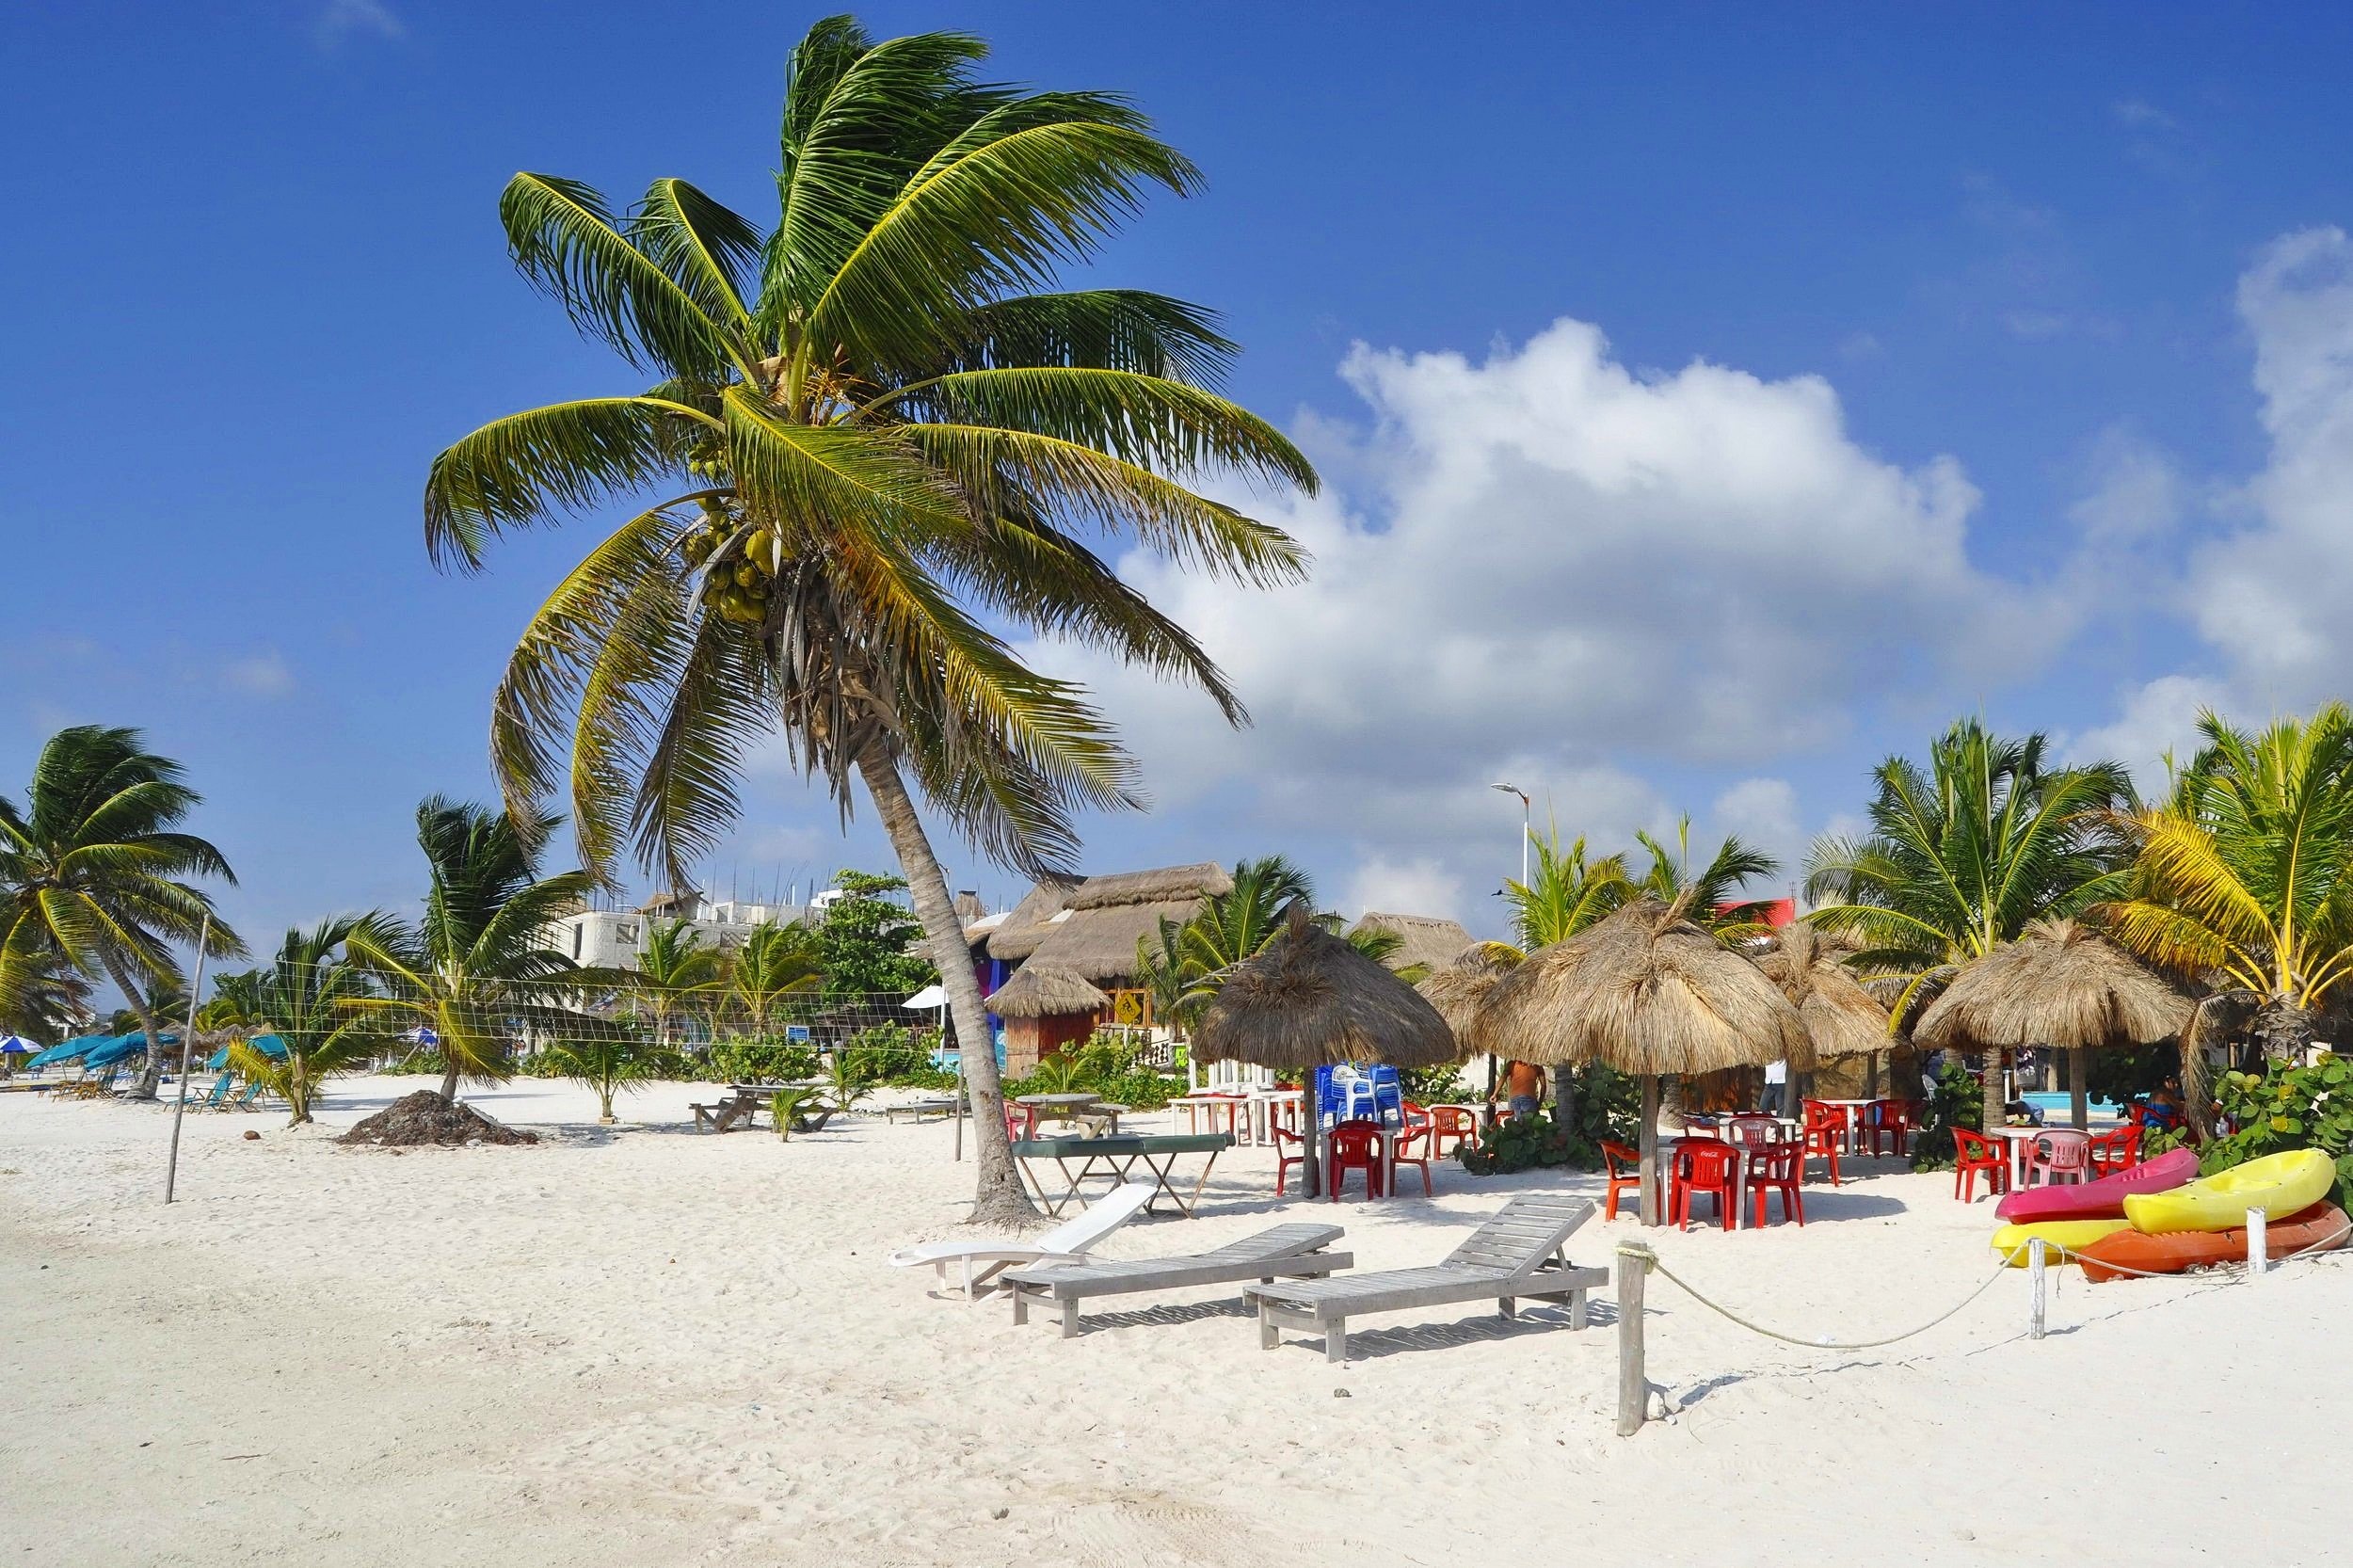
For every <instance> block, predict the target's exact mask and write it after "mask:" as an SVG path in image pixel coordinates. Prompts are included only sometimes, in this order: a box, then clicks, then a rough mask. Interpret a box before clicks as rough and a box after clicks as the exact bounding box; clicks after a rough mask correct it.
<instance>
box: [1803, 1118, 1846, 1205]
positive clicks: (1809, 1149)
mask: <svg viewBox="0 0 2353 1568" xmlns="http://www.w3.org/2000/svg"><path fill="white" fill-rule="evenodd" d="M1846 1146H1847V1108H1846V1107H1845V1106H1842V1105H1824V1104H1823V1103H1822V1102H1821V1101H1820V1100H1808V1101H1806V1102H1805V1154H1804V1156H1803V1158H1805V1159H1807V1160H1811V1159H1813V1158H1814V1157H1815V1156H1816V1155H1820V1156H1821V1157H1822V1163H1823V1164H1824V1165H1825V1166H1826V1167H1828V1169H1829V1171H1830V1184H1831V1185H1832V1186H1833V1187H1836V1186H1838V1185H1839V1180H1838V1155H1839V1151H1840V1150H1842V1149H1844V1148H1845V1147H1846Z"/></svg>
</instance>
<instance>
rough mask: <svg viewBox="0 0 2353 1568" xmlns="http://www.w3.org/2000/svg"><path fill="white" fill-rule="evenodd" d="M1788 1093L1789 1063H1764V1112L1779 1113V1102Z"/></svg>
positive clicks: (1768, 1113)
mask: <svg viewBox="0 0 2353 1568" xmlns="http://www.w3.org/2000/svg"><path fill="white" fill-rule="evenodd" d="M1788 1094H1789V1064H1788V1063H1787V1062H1786V1061H1782V1062H1768V1063H1766V1064H1765V1114H1767V1115H1768V1116H1778V1115H1780V1114H1781V1102H1782V1101H1783V1100H1784V1099H1785V1098H1787V1097H1788Z"/></svg>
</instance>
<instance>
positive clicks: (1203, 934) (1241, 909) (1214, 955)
mask: <svg viewBox="0 0 2353 1568" xmlns="http://www.w3.org/2000/svg"><path fill="white" fill-rule="evenodd" d="M1315 897H1316V891H1315V885H1314V884H1313V883H1312V882H1310V881H1308V879H1307V873H1306V872H1303V871H1301V870H1300V869H1299V868H1298V867H1297V866H1295V865H1293V864H1291V862H1290V861H1289V860H1287V859H1285V858H1284V857H1283V856H1280V855H1266V856H1259V857H1258V858H1257V859H1256V860H1243V861H1240V862H1238V863H1237V864H1236V865H1235V867H1234V885H1233V887H1232V888H1229V889H1227V890H1226V891H1225V892H1223V893H1214V894H1211V895H1210V896H1209V898H1207V899H1205V900H1203V901H1202V904H1201V908H1200V910H1199V912H1198V913H1196V914H1195V915H1194V916H1193V919H1191V920H1187V921H1186V922H1185V926H1184V930H1183V931H1182V932H1180V933H1179V934H1178V935H1177V952H1179V953H1180V954H1181V955H1182V957H1183V963H1184V973H1185V982H1186V987H1187V989H1186V995H1187V998H1188V999H1189V1000H1188V1005H1189V1006H1191V1007H1193V1008H1196V1009H1197V1008H1199V1007H1201V1006H1205V1005H1207V1004H1208V1002H1209V1000H1210V999H1211V998H1213V997H1215V996H1216V995H1217V990H1218V987H1219V986H1221V985H1223V984H1225V974H1226V971H1227V970H1229V969H1231V968H1233V967H1234V966H1235V965H1237V964H1239V963H1241V961H1242V960H1243V959H1245V958H1248V957H1249V956H1250V955H1251V954H1253V953H1255V952H1257V951H1258V950H1259V949H1260V948H1262V947H1264V946H1266V945H1267V944H1268V943H1269V942H1271V941H1273V939H1274V936H1275V933H1277V932H1279V931H1281V930H1282V929H1283V918H1284V913H1285V911H1287V910H1289V908H1290V906H1291V905H1292V904H1305V905H1307V906H1308V907H1310V908H1312V907H1314V905H1315Z"/></svg>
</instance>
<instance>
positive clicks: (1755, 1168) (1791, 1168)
mask: <svg viewBox="0 0 2353 1568" xmlns="http://www.w3.org/2000/svg"><path fill="white" fill-rule="evenodd" d="M1748 1161H1749V1166H1748V1171H1747V1177H1748V1184H1749V1197H1750V1199H1751V1200H1752V1201H1753V1203H1754V1204H1755V1205H1756V1221H1755V1225H1756V1228H1757V1229H1758V1230H1763V1229H1764V1228H1765V1195H1766V1194H1767V1193H1768V1192H1779V1193H1780V1194H1781V1217H1782V1218H1783V1219H1784V1220H1795V1221H1797V1222H1798V1224H1805V1196H1804V1194H1803V1193H1801V1192H1799V1191H1798V1184H1799V1182H1800V1180H1801V1178H1802V1177H1803V1176H1804V1175H1805V1153H1804V1151H1803V1150H1801V1148H1799V1147H1798V1145H1797V1144H1791V1143H1786V1142H1785V1143H1778V1144H1758V1145H1757V1146H1755V1147H1753V1148H1752V1149H1750V1150H1749V1151H1748Z"/></svg>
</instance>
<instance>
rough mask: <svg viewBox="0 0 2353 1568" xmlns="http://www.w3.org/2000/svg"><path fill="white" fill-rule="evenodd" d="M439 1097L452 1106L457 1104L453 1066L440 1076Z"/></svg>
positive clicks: (455, 1078) (454, 1069) (455, 1070)
mask: <svg viewBox="0 0 2353 1568" xmlns="http://www.w3.org/2000/svg"><path fill="white" fill-rule="evenodd" d="M441 1097H442V1098H443V1099H445V1100H447V1101H449V1102H450V1104H452V1105H456V1103H457V1069H456V1067H454V1066H453V1067H451V1068H450V1069H449V1070H448V1071H446V1072H444V1073H443V1074H441Z"/></svg>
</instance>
